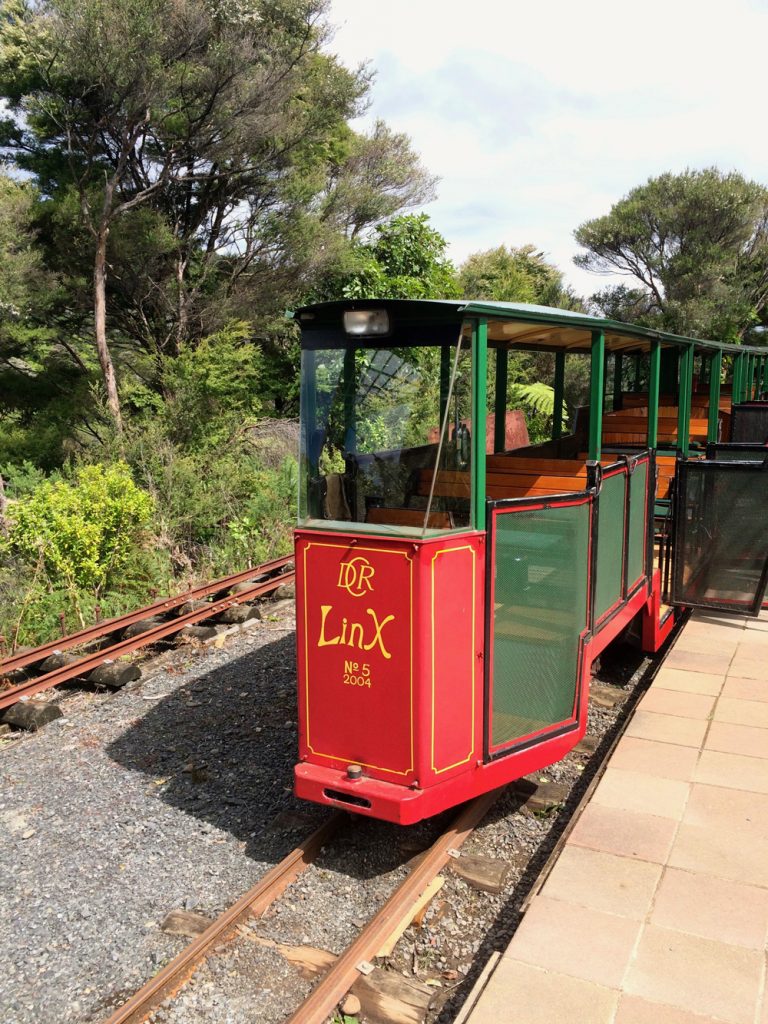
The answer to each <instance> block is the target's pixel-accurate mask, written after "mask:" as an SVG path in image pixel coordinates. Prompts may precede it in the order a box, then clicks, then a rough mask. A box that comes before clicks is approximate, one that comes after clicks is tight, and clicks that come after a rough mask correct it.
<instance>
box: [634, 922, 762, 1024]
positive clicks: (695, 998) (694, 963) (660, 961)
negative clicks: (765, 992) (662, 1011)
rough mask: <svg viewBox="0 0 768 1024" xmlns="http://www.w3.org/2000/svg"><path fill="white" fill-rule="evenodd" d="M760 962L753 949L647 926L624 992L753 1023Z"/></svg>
mask: <svg viewBox="0 0 768 1024" xmlns="http://www.w3.org/2000/svg"><path fill="white" fill-rule="evenodd" d="M762 961H763V956H762V954H761V953H758V952H755V951H754V950H750V949H743V948H741V947H739V946H729V945H726V944H725V943H723V942H714V941H713V940H711V939H701V938H698V937H696V936H693V935H686V934H684V933H683V932H677V931H673V930H671V929H669V928H658V927H656V926H655V925H648V927H647V928H646V929H645V931H644V932H643V935H642V938H641V939H640V944H639V946H638V950H637V954H636V956H635V959H634V961H633V962H632V964H631V965H630V968H629V971H628V973H627V978H626V981H625V984H624V988H625V991H626V992H628V993H631V994H633V995H638V996H643V997H645V998H646V999H649V1000H651V1001H654V1002H659V1003H668V1004H670V1005H672V1006H677V1007H680V1008H681V1009H684V1010H688V1011H690V1012H693V1013H699V1014H709V1015H710V1016H712V1017H719V1018H720V1019H722V1020H723V1021H728V1022H730V1024H753V1022H754V1019H755V1013H756V1010H757V1005H758V997H759V991H760V984H761V980H762V969H763V964H762Z"/></svg>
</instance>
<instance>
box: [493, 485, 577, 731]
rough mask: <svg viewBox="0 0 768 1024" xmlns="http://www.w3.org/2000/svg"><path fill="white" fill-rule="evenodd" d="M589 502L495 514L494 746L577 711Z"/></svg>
mask: <svg viewBox="0 0 768 1024" xmlns="http://www.w3.org/2000/svg"><path fill="white" fill-rule="evenodd" d="M589 508H590V507H589V504H588V503H585V504H583V505H575V506H570V507H567V508H562V507H557V506H556V507H554V508H549V509H537V510H535V511H520V512H506V513H502V514H500V515H497V516H496V517H495V529H496V566H495V593H494V606H495V612H494V622H493V708H492V720H491V745H492V746H494V747H497V746H502V745H504V744H507V743H509V742H511V741H512V740H514V739H518V738H519V737H521V736H526V735H528V734H529V733H532V732H538V731H539V730H540V729H545V728H547V727H548V726H552V725H556V724H557V723H558V722H563V721H565V720H566V719H568V718H570V716H571V715H572V713H573V702H574V698H575V692H576V690H575V688H576V681H577V678H578V647H579V635H580V634H581V633H582V632H583V630H584V629H585V628H586V621H587V613H586V604H587V572H588V567H587V560H588V538H589Z"/></svg>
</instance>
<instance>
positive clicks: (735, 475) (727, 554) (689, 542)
mask: <svg viewBox="0 0 768 1024" xmlns="http://www.w3.org/2000/svg"><path fill="white" fill-rule="evenodd" d="M678 474H679V486H678V494H679V498H680V507H679V510H678V516H677V524H676V532H675V551H674V559H673V566H674V571H673V579H672V597H673V600H674V602H675V604H684V605H687V606H689V607H692V608H719V609H724V610H728V611H746V612H749V611H751V612H752V613H753V614H756V611H755V609H754V607H753V606H754V605H755V603H756V601H757V600H758V599H759V598H758V595H759V589H760V583H761V575H762V572H763V568H764V566H765V562H766V558H768V518H767V517H766V512H765V510H766V508H768V469H763V467H762V466H761V465H760V464H759V463H754V464H753V465H745V464H742V465H734V463H732V462H731V463H729V462H720V461H714V462H710V461H702V462H698V461H694V462H688V463H684V464H682V465H680V466H678Z"/></svg>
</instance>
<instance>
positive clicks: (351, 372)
mask: <svg viewBox="0 0 768 1024" xmlns="http://www.w3.org/2000/svg"><path fill="white" fill-rule="evenodd" d="M356 392H357V384H356V381H355V350H354V348H352V347H351V346H350V347H349V348H348V349H347V350H346V352H345V353H344V454H345V455H346V454H347V452H354V451H355V450H356V449H357V424H356V422H355V395H356Z"/></svg>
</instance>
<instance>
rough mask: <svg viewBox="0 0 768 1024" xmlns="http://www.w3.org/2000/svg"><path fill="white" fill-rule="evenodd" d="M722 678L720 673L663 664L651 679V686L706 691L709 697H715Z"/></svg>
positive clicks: (689, 691)
mask: <svg viewBox="0 0 768 1024" xmlns="http://www.w3.org/2000/svg"><path fill="white" fill-rule="evenodd" d="M723 679H724V677H723V676H722V675H715V674H714V673H709V672H687V671H686V670H685V669H682V668H667V666H666V665H663V666H662V668H661V671H660V672H659V674H658V675H657V676H656V678H655V679H654V681H653V687H657V686H658V687H661V688H662V689H664V690H680V691H681V692H683V693H706V694H708V695H709V696H710V697H717V696H718V694H719V693H720V691H721V690H722V688H723ZM653 687H652V688H651V689H653Z"/></svg>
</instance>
